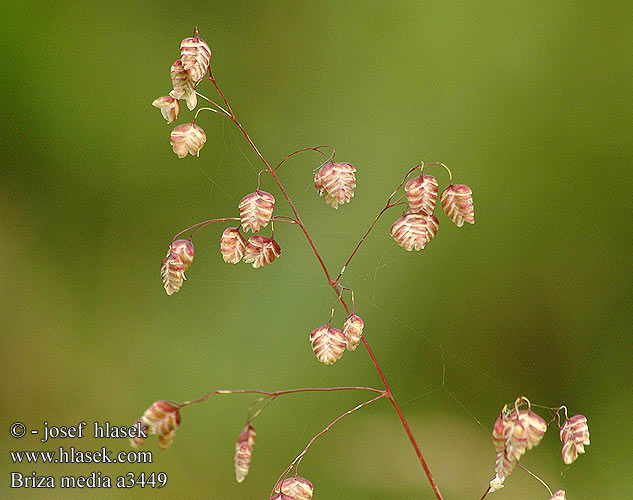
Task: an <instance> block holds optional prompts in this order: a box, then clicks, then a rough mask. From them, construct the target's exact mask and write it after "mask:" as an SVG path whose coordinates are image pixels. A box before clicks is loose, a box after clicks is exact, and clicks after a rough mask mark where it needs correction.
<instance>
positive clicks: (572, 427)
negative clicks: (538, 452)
mask: <svg viewBox="0 0 633 500" xmlns="http://www.w3.org/2000/svg"><path fill="white" fill-rule="evenodd" d="M560 440H561V442H562V443H563V451H562V455H563V462H565V463H566V464H567V465H569V464H571V463H573V462H574V461H575V460H576V459H577V458H578V454H579V453H584V452H585V445H588V444H590V442H589V426H588V425H587V418H586V417H585V416H583V415H574V416H573V417H571V418H568V419H567V420H565V422H564V423H563V426H562V427H561V429H560Z"/></svg>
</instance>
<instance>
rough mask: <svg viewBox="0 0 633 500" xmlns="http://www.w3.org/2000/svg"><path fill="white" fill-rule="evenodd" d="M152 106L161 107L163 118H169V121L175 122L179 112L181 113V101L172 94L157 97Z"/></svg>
mask: <svg viewBox="0 0 633 500" xmlns="http://www.w3.org/2000/svg"><path fill="white" fill-rule="evenodd" d="M152 106H154V107H156V108H158V109H160V112H161V113H162V115H163V118H164V119H165V120H167V123H173V122H174V121H176V118H178V113H180V103H179V102H178V99H174V98H173V97H171V96H168V95H166V96H163V97H159V98H158V99H156V100H155V101H154V102H153V103H152Z"/></svg>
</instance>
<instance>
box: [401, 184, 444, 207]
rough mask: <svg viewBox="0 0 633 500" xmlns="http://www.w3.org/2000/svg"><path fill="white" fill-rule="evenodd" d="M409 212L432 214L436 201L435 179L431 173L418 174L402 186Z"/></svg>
mask: <svg viewBox="0 0 633 500" xmlns="http://www.w3.org/2000/svg"><path fill="white" fill-rule="evenodd" d="M404 192H405V194H406V196H407V201H408V203H409V208H411V212H426V213H427V214H432V213H433V210H434V209H435V202H436V201H437V192H438V189H437V180H436V179H435V177H433V176H432V175H419V176H418V177H415V178H413V179H411V180H410V181H409V182H407V183H406V185H405V186H404Z"/></svg>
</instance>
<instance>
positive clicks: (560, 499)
mask: <svg viewBox="0 0 633 500" xmlns="http://www.w3.org/2000/svg"><path fill="white" fill-rule="evenodd" d="M549 500H566V497H565V490H557V491H556V492H554V494H553V495H552V496H551V497H550V499H549Z"/></svg>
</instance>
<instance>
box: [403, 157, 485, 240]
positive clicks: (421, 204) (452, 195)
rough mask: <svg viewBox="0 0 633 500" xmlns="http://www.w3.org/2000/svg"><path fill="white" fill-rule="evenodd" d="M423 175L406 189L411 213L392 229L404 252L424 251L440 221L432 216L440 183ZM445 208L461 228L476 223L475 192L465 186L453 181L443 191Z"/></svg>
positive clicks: (447, 213) (404, 215) (410, 182)
mask: <svg viewBox="0 0 633 500" xmlns="http://www.w3.org/2000/svg"><path fill="white" fill-rule="evenodd" d="M423 169H424V166H422V167H421V168H420V175H419V176H418V177H415V178H413V179H411V180H409V181H408V182H407V183H406V185H405V186H404V192H405V196H406V199H407V204H408V207H409V210H408V211H407V212H405V213H404V214H403V215H402V216H401V217H400V218H398V219H397V220H396V221H395V222H394V223H393V225H392V226H391V236H392V237H393V239H394V240H396V242H397V243H398V245H400V246H401V247H403V248H404V249H405V250H408V251H411V250H416V251H417V250H422V249H423V248H424V247H425V246H426V245H427V244H428V243H429V242H430V241H431V240H432V239H433V238H434V237H435V235H436V234H437V230H438V228H439V221H438V220H437V218H436V217H435V216H434V215H433V211H434V210H435V203H436V202H437V195H438V183H437V179H435V177H433V176H432V175H424V174H423V173H422V170H423ZM440 201H441V203H442V208H443V209H444V212H445V213H446V215H448V217H449V218H450V219H451V220H452V221H453V222H454V223H455V224H456V225H457V227H461V226H463V225H464V222H468V223H470V224H474V223H475V211H474V207H473V197H472V191H471V190H470V188H469V187H468V186H465V185H463V184H458V185H454V184H453V183H452V182H451V183H450V184H449V186H448V187H447V188H446V189H445V190H444V191H442V195H441V197H440Z"/></svg>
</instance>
